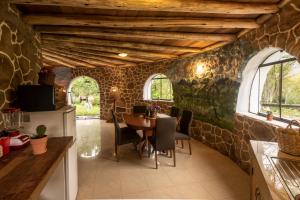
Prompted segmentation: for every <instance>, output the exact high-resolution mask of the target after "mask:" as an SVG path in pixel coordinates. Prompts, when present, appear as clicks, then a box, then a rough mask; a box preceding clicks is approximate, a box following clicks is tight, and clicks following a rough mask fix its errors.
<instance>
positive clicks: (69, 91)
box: [67, 75, 101, 115]
mask: <svg viewBox="0 0 300 200" xmlns="http://www.w3.org/2000/svg"><path fill="white" fill-rule="evenodd" d="M81 77H87V78H89V79H91V80H93V81H94V82H95V83H96V84H97V87H98V91H99V94H98V95H99V96H100V86H99V83H98V81H97V80H96V79H95V78H92V77H90V76H87V75H81V76H76V77H75V78H73V79H72V80H71V81H70V83H69V85H68V89H67V101H68V105H71V89H72V84H73V83H74V82H75V81H76V80H78V79H79V78H81ZM100 101H101V96H100ZM99 105H101V102H99ZM100 111H101V108H100V110H99V115H100V114H101V112H100Z"/></svg>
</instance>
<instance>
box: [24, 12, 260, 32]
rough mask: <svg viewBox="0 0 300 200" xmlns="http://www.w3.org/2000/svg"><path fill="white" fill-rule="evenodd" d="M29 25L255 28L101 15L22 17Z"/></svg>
mask: <svg viewBox="0 0 300 200" xmlns="http://www.w3.org/2000/svg"><path fill="white" fill-rule="evenodd" d="M23 20H24V21H25V22H26V23H28V24H30V25H60V26H92V27H105V28H152V29H153V28H179V27H192V28H257V27H259V25H258V24H257V23H256V22H255V20H253V19H226V18H187V17H185V18H182V17H179V18H174V17H172V18H171V17H117V16H102V15H65V14H63V15H57V14H56V15H45V14H28V15H23Z"/></svg>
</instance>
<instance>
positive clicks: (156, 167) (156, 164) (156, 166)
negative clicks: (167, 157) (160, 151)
mask: <svg viewBox="0 0 300 200" xmlns="http://www.w3.org/2000/svg"><path fill="white" fill-rule="evenodd" d="M154 152H155V169H158V163H157V151H156V150H154Z"/></svg>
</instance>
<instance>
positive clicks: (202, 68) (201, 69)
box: [196, 63, 205, 75]
mask: <svg viewBox="0 0 300 200" xmlns="http://www.w3.org/2000/svg"><path fill="white" fill-rule="evenodd" d="M204 71H205V70H204V67H203V65H201V64H200V63H198V64H197V66H196V74H197V75H200V74H203V72H204Z"/></svg>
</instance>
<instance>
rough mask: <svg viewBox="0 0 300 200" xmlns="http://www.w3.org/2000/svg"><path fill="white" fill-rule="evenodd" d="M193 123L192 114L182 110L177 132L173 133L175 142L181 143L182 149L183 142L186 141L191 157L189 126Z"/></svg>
mask: <svg viewBox="0 0 300 200" xmlns="http://www.w3.org/2000/svg"><path fill="white" fill-rule="evenodd" d="M192 121H193V112H191V111H188V110H184V111H183V112H182V116H181V118H180V121H179V126H178V127H179V130H178V131H177V132H176V133H175V140H176V141H178V140H180V141H181V145H182V148H184V145H183V141H184V140H187V141H188V143H189V150H190V155H192V147H191V136H190V134H191V125H192Z"/></svg>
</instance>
